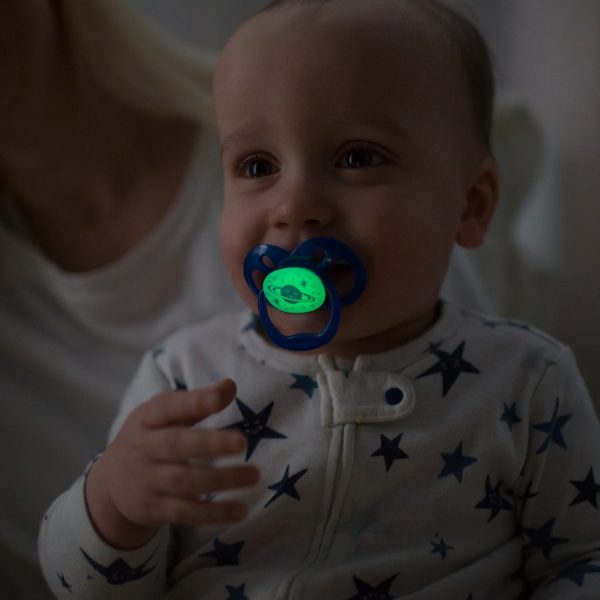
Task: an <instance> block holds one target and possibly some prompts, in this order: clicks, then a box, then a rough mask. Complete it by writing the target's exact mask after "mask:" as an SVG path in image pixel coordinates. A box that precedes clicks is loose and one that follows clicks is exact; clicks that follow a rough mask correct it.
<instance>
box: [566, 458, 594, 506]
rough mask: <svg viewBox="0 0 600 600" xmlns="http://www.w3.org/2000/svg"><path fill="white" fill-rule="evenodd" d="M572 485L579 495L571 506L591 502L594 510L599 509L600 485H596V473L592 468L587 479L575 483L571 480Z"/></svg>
mask: <svg viewBox="0 0 600 600" xmlns="http://www.w3.org/2000/svg"><path fill="white" fill-rule="evenodd" d="M571 483H572V484H573V485H574V486H575V487H576V488H577V491H578V492H579V494H578V495H577V497H576V498H575V499H574V500H573V502H571V504H569V506H573V505H574V504H579V503H580V502H586V501H587V502H589V503H590V504H591V505H592V506H593V507H594V508H598V500H597V498H596V496H597V495H598V493H599V492H600V485H598V484H597V483H596V481H595V480H594V471H593V469H591V468H590V470H589V471H588V474H587V476H586V478H585V479H584V480H583V481H575V480H573V479H571Z"/></svg>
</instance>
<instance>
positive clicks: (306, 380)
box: [290, 373, 319, 398]
mask: <svg viewBox="0 0 600 600" xmlns="http://www.w3.org/2000/svg"><path fill="white" fill-rule="evenodd" d="M290 375H291V376H292V377H293V378H294V379H295V380H296V381H294V383H292V385H290V389H292V390H293V389H299V390H302V391H303V392H304V393H305V394H306V395H307V396H308V397H309V398H312V396H313V392H314V391H315V390H316V389H317V387H319V386H318V385H317V382H316V381H315V380H314V379H313V378H312V377H310V376H309V375H296V374H295V373H290Z"/></svg>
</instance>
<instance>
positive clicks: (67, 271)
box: [0, 0, 235, 598]
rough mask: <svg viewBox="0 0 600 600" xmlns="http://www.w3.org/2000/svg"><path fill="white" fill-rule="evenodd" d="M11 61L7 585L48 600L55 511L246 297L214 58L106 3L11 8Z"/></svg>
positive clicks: (2, 549)
mask: <svg viewBox="0 0 600 600" xmlns="http://www.w3.org/2000/svg"><path fill="white" fill-rule="evenodd" d="M0 55H3V56H5V57H7V58H8V60H6V59H3V60H2V63H1V64H0V90H2V92H1V95H0V188H1V189H2V194H1V200H0V207H1V208H0V214H1V217H0V248H1V250H0V289H2V293H1V294H0V324H1V326H0V381H1V387H0V389H1V390H2V399H3V402H4V406H5V413H4V415H3V419H1V420H0V423H1V424H0V440H1V444H2V451H1V452H0V464H1V473H2V479H3V481H2V495H1V499H0V571H3V572H2V586H3V594H4V593H6V597H11V598H13V597H14V598H17V597H18V598H39V597H44V594H45V592H44V591H42V590H43V589H44V587H42V586H43V584H42V580H41V576H40V575H38V569H37V566H36V547H35V540H36V535H37V529H38V526H39V521H40V519H41V517H42V515H43V511H44V509H45V508H46V507H47V505H48V504H49V502H50V500H51V499H52V498H53V497H54V496H55V495H56V494H57V493H58V492H59V491H60V490H61V489H62V488H64V487H65V486H66V485H67V483H68V482H69V481H70V480H72V479H73V478H74V477H75V476H76V474H77V473H78V472H80V471H81V469H82V467H83V466H84V464H85V463H86V462H87V460H89V457H90V456H91V455H93V454H94V453H96V452H98V451H100V450H101V449H102V447H103V444H104V439H105V435H106V431H107V429H108V425H109V423H110V421H111V418H112V416H113V412H114V409H115V407H116V405H117V403H118V400H119V398H120V396H121V394H122V392H123V388H124V387H125V385H126V382H127V381H128V379H129V378H130V376H131V374H132V371H133V370H134V368H135V366H136V363H137V361H138V358H139V356H140V353H141V352H142V351H143V350H144V349H146V348H148V347H149V346H151V345H152V344H153V343H154V342H155V341H156V340H157V339H159V338H161V337H163V336H164V335H165V334H167V333H168V332H170V331H172V330H173V329H174V328H176V327H178V326H179V325H180V324H182V323H183V322H185V321H189V320H190V319H198V318H203V317H206V316H208V315H209V314H211V313H212V312H214V311H215V310H216V309H217V307H219V308H227V307H232V305H233V303H234V302H235V300H234V298H235V296H234V294H229V293H228V291H229V288H228V282H227V281H226V279H225V276H224V275H222V274H221V273H222V272H221V269H220V259H219V255H218V244H217V243H216V241H215V239H216V233H217V231H218V226H217V219H218V202H217V200H218V199H219V198H220V196H221V193H220V185H221V184H220V172H219V168H218V155H217V147H216V144H215V142H214V140H213V137H212V133H211V131H210V118H211V108H210V75H211V70H210V59H209V58H206V57H202V56H199V55H198V54H197V53H196V54H194V53H192V52H191V51H189V50H188V49H186V48H183V47H181V46H177V45H175V44H174V43H171V42H168V41H166V40H165V39H163V38H162V37H161V36H159V34H158V33H157V32H154V31H153V29H152V28H151V27H150V26H149V25H148V24H147V23H146V22H145V21H143V20H142V19H141V18H140V17H139V15H137V14H136V13H135V12H133V11H132V10H131V9H130V8H128V7H127V6H126V5H125V4H121V3H119V2H115V1H111V2H105V1H104V0H86V2H81V1H80V0H54V1H46V2H40V1H39V0H8V1H5V2H2V3H1V6H0ZM98 423H100V424H101V425H100V426H98ZM10 592H12V593H10Z"/></svg>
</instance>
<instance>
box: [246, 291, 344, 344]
mask: <svg viewBox="0 0 600 600" xmlns="http://www.w3.org/2000/svg"><path fill="white" fill-rule="evenodd" d="M324 285H325V289H326V290H327V298H328V300H329V321H328V322H327V325H325V327H324V329H323V330H322V331H320V332H319V333H294V334H292V335H284V334H283V333H281V331H279V329H277V327H275V325H273V322H272V321H271V318H270V317H269V313H268V306H269V301H268V300H267V297H266V295H265V293H264V292H263V291H262V290H261V292H260V294H259V295H258V315H259V317H260V322H261V323H262V326H263V328H264V330H265V333H266V334H267V336H268V337H269V339H270V340H271V341H272V342H273V343H274V344H277V345H278V346H281V347H282V348H285V349H286V350H298V351H302V350H314V349H316V348H320V347H321V346H324V345H325V344H328V343H329V342H330V341H331V340H332V339H333V338H334V336H335V334H336V332H337V330H338V327H339V324H340V297H339V295H338V293H337V291H336V290H335V289H333V290H332V289H331V288H330V284H329V282H324ZM271 306H272V305H271Z"/></svg>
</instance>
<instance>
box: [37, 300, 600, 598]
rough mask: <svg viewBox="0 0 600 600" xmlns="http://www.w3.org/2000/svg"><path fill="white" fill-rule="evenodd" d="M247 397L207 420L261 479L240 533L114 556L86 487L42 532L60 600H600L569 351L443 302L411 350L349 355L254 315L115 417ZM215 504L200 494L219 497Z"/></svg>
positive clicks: (190, 344)
mask: <svg viewBox="0 0 600 600" xmlns="http://www.w3.org/2000/svg"><path fill="white" fill-rule="evenodd" d="M224 377H231V378H233V379H234V380H235V381H236V383H237V386H238V392H237V398H236V400H235V401H234V402H232V403H231V404H230V405H229V406H228V407H227V408H226V409H225V410H224V411H222V412H221V413H219V414H217V415H212V416H211V417H210V418H208V419H207V420H205V421H203V422H202V423H200V424H199V425H197V426H199V427H205V428H224V427H229V428H234V429H237V430H239V431H241V432H242V433H243V434H244V436H245V437H246V440H247V450H246V453H245V455H242V456H238V457H234V458H228V459H226V460H225V459H224V460H222V461H219V462H220V463H222V464H227V463H233V462H236V461H238V462H239V461H247V462H249V463H253V464H255V465H257V466H258V467H259V469H260V471H261V480H260V483H259V484H257V485H256V486H255V487H253V488H250V489H245V490H242V491H239V490H238V491H233V492H223V493H219V494H217V496H216V498H217V499H224V498H233V497H235V498H242V499H243V500H244V501H245V502H246V503H247V504H248V505H249V507H250V513H249V516H248V517H247V518H246V519H245V520H244V521H242V522H240V523H237V524H234V525H226V526H222V525H220V526H208V527H168V526H164V527H163V528H161V529H160V531H159V532H158V534H157V535H156V537H155V538H154V539H152V540H151V541H150V542H148V544H146V545H145V546H144V547H143V548H140V549H138V550H134V551H122V550H117V549H114V548H111V547H110V546H108V545H107V544H105V543H104V542H103V541H102V540H101V539H100V538H99V537H98V535H97V534H96V532H95V531H94V528H93V525H92V524H91V522H90V520H89V517H88V515H87V512H86V507H85V500H84V494H83V482H84V477H82V478H81V479H80V480H79V481H78V482H76V483H75V484H74V486H73V487H72V488H71V489H70V490H68V491H67V492H65V494H63V495H62V496H61V497H59V498H58V499H57V500H56V501H55V503H54V504H53V505H52V507H51V508H50V509H49V511H48V514H47V516H46V518H45V520H44V522H43V525H42V531H41V535H40V554H41V558H42V564H43V569H44V572H45V575H46V578H47V579H48V581H49V582H50V584H51V586H52V589H53V591H54V593H55V594H56V595H57V597H59V598H90V599H92V598H93V599H94V600H98V599H104V598H106V599H110V600H118V599H119V598H127V599H131V598H140V599H144V600H149V599H151V598H159V597H163V595H165V596H166V597H167V598H170V599H178V598H179V599H192V598H193V599H198V600H202V599H207V600H284V599H285V600H291V599H294V600H308V599H310V600H312V599H317V600H367V599H380V600H385V599H391V598H405V599H410V600H517V599H521V598H527V599H533V600H584V599H589V600H592V599H598V598H600V510H599V508H598V495H599V494H600V426H599V423H598V420H597V418H596V415H595V413H594V409H593V406H592V404H591V401H590V399H589V396H588V393H587V391H586V388H585V385H584V384H583V382H582V380H581V377H580V375H579V373H578V371H577V368H576V365H575V363H574V360H573V357H572V355H571V353H570V352H569V350H568V349H567V348H566V347H565V346H563V345H561V344H560V343H558V342H556V341H555V340H553V339H552V338H550V337H548V336H546V335H544V334H542V333H540V332H539V331H537V330H535V329H533V328H529V327H527V326H526V325H523V324H519V323H514V322H510V321H491V320H487V319H485V318H483V317H481V316H480V315H478V314H474V313H468V312H465V311H462V310H461V309H459V308H457V307H455V306H454V305H451V304H449V303H443V304H442V309H441V314H440V317H439V319H438V321H437V322H436V324H435V325H434V326H433V327H432V328H431V329H430V330H429V331H428V332H427V333H426V334H425V335H423V336H421V337H420V338H419V339H417V340H414V341H413V342H411V343H409V344H407V345H405V346H402V347H400V348H396V349H393V350H391V351H388V352H385V353H381V354H377V355H361V356H358V357H357V358H356V359H354V360H348V359H339V358H336V357H332V356H328V355H318V356H310V355H305V354H301V353H291V352H286V351H283V350H281V349H277V348H274V347H272V346H270V345H268V344H267V343H266V342H265V341H264V340H263V339H262V338H261V337H260V336H259V335H258V334H257V332H256V328H255V324H254V321H253V319H252V317H251V315H250V314H248V313H245V314H236V315H228V316H226V317H220V318H216V319H213V320H211V321H209V322H207V323H204V324H200V325H198V326H195V327H192V328H189V329H187V330H185V331H181V332H179V333H178V334H176V335H174V336H173V337H171V338H170V339H168V340H167V341H166V342H165V343H164V344H163V345H162V346H161V347H160V348H158V349H156V350H154V351H153V352H151V353H149V354H148V355H147V356H146V357H145V359H144V361H143V363H142V364H141V366H140V368H139V371H138V374H137V377H136V378H135V380H134V381H133V383H132V385H131V387H130V389H129V392H128V394H127V396H126V398H125V401H124V403H123V406H122V411H121V413H120V415H119V417H118V419H117V421H116V423H115V426H114V428H113V433H114V432H116V431H117V430H118V428H119V426H120V425H121V423H122V422H123V420H124V418H125V417H126V415H127V414H128V413H129V412H130V411H131V410H132V409H133V408H134V407H135V406H136V405H138V404H139V403H140V402H143V401H145V400H147V399H148V398H150V397H151V396H153V395H155V394H157V393H158V392H160V391H163V390H165V389H169V388H170V389H184V388H188V389H192V388H197V387H201V386H205V385H207V384H210V383H212V382H214V381H216V380H219V379H221V378H224ZM211 500H212V498H208V499H207V501H211Z"/></svg>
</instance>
